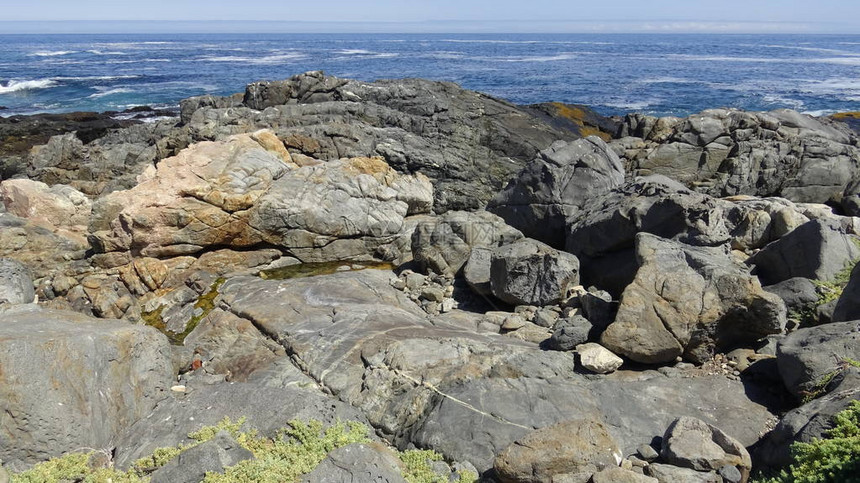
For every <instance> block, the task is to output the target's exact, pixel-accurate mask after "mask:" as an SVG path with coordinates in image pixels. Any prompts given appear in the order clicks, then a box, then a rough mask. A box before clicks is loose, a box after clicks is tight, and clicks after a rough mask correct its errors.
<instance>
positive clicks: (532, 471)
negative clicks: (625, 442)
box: [493, 420, 622, 483]
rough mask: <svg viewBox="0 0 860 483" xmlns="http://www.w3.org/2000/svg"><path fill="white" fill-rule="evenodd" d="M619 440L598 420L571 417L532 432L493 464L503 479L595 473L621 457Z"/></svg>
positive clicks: (521, 482) (516, 482) (508, 482)
mask: <svg viewBox="0 0 860 483" xmlns="http://www.w3.org/2000/svg"><path fill="white" fill-rule="evenodd" d="M621 457H622V455H621V450H620V448H618V444H617V443H616V442H615V441H614V440H613V439H612V436H611V435H610V434H609V432H608V431H607V429H606V426H605V425H603V424H602V423H601V422H599V421H591V420H570V421H564V422H561V423H558V424H555V425H552V426H547V427H544V428H541V429H538V430H536V431H534V432H532V433H529V434H528V435H527V436H526V437H525V438H523V439H521V440H519V441H517V442H515V443H513V444H512V445H510V446H508V448H507V449H505V450H504V451H503V452H502V454H500V455H499V456H498V458H496V461H495V463H494V465H493V467H494V469H495V470H496V473H497V475H498V476H499V479H500V480H501V481H502V482H504V483H540V482H544V481H552V480H553V477H554V476H559V475H564V474H568V473H584V472H588V471H590V472H591V473H595V472H597V471H599V470H602V469H604V468H608V467H613V466H617V465H618V463H619V462H620V461H621Z"/></svg>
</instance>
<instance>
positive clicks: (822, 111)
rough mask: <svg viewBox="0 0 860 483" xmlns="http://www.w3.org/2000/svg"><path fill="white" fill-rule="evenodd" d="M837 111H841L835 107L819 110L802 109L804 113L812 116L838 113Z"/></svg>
mask: <svg viewBox="0 0 860 483" xmlns="http://www.w3.org/2000/svg"><path fill="white" fill-rule="evenodd" d="M837 112H839V111H834V110H833V109H819V110H817V111H802V113H803V114H806V115H808V116H812V117H823V116H829V115H831V114H836V113H837Z"/></svg>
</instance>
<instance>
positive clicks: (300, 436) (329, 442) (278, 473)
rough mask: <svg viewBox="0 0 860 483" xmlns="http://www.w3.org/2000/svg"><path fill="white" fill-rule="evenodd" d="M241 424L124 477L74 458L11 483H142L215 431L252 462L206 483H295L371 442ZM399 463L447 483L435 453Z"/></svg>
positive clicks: (359, 427)
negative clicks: (265, 432)
mask: <svg viewBox="0 0 860 483" xmlns="http://www.w3.org/2000/svg"><path fill="white" fill-rule="evenodd" d="M244 423H245V418H241V419H239V420H238V421H235V422H234V421H232V420H231V419H230V418H224V419H222V420H221V421H219V422H218V423H217V424H215V425H213V426H205V427H203V428H201V429H199V430H197V431H194V432H192V433H189V434H188V437H189V438H191V439H192V440H193V442H191V443H187V444H180V445H177V446H173V447H169V448H159V449H156V450H155V451H154V452H153V453H152V454H151V455H149V456H147V457H145V458H141V459H139V460H137V461H135V462H134V463H133V464H132V467H131V469H129V470H128V471H127V472H120V471H117V470H114V469H112V468H98V469H94V468H91V467H90V465H89V462H90V458H91V456H92V455H93V453H74V454H69V455H66V456H62V457H60V458H54V459H52V460H50V461H46V462H44V463H40V464H38V465H36V466H34V467H33V468H32V469H31V470H29V471H25V472H23V473H19V474H17V475H14V476H13V477H12V482H13V483H60V482H67V481H70V482H75V483H144V482H146V481H148V480H149V474H151V473H152V472H154V471H155V470H157V469H159V468H161V467H162V466H164V465H165V464H167V463H168V462H169V461H170V460H172V459H174V458H176V457H177V456H178V455H179V454H180V453H182V452H183V451H186V450H188V449H190V448H193V447H195V446H197V445H199V444H201V443H205V442H206V441H209V440H211V439H212V438H214V437H215V435H216V434H218V432H219V431H227V432H228V433H230V435H231V436H233V438H235V439H236V441H237V442H238V443H239V444H240V445H242V446H243V447H244V448H246V449H247V450H248V451H250V452H251V453H252V454H253V455H254V458H253V459H250V460H246V461H242V462H240V463H239V464H237V465H235V466H231V467H229V468H227V469H226V471H225V472H224V473H208V474H207V475H206V478H205V479H204V482H205V483H234V482H259V483H284V482H295V481H298V479H299V477H300V476H301V475H304V474H306V473H309V472H311V471H312V470H313V469H314V468H316V467H317V465H319V464H320V462H322V460H323V459H325V457H326V456H327V455H328V454H329V453H330V452H332V451H333V450H335V449H337V448H341V447H343V446H346V445H349V444H353V443H367V442H370V439H369V437H368V435H369V433H370V430H369V428H368V427H367V426H365V425H364V424H361V423H357V422H348V423H343V422H338V423H336V424H334V425H332V426H329V427H324V425H323V423H321V422H319V421H309V422H302V421H290V422H289V423H288V427H287V428H285V429H283V430H281V431H280V432H279V433H278V434H277V436H276V437H275V438H266V437H262V436H260V435H259V434H258V433H257V432H256V431H254V430H251V431H242V426H243V425H244ZM398 455H399V457H400V460H401V461H402V462H403V469H402V471H403V476H404V478H405V479H406V481H408V482H409V483H446V482H448V475H440V474H436V473H434V472H433V470H432V468H431V466H430V462H432V461H440V460H442V455H440V454H438V453H436V452H434V451H419V450H410V451H405V452H402V453H398ZM458 476H459V479H458V480H457V481H459V482H461V483H474V482H476V481H477V480H478V475H475V474H469V473H468V472H462V473H460V474H459V475H458Z"/></svg>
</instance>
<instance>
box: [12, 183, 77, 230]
mask: <svg viewBox="0 0 860 483" xmlns="http://www.w3.org/2000/svg"><path fill="white" fill-rule="evenodd" d="M0 202H2V203H3V204H4V205H5V206H6V212H7V213H11V214H13V215H16V216H20V217H21V218H28V219H30V220H33V221H35V222H41V223H44V224H47V225H48V226H52V227H65V228H71V229H75V230H77V231H86V226H87V224H88V223H89V218H90V208H91V205H92V202H90V199H89V198H87V197H86V195H84V194H83V193H81V192H80V191H78V190H76V189H74V188H72V187H71V186H65V185H54V186H48V185H46V184H45V183H41V182H39V181H32V180H29V179H7V180H5V181H3V182H2V183H0Z"/></svg>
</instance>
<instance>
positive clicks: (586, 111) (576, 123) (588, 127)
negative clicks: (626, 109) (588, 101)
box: [522, 102, 619, 141]
mask: <svg viewBox="0 0 860 483" xmlns="http://www.w3.org/2000/svg"><path fill="white" fill-rule="evenodd" d="M522 109H523V110H524V111H526V112H529V113H530V114H532V115H534V116H535V117H537V118H539V119H541V120H543V121H545V122H548V123H549V124H550V125H551V126H553V127H555V128H556V129H560V130H564V131H572V132H576V133H578V134H579V135H580V136H582V137H586V136H597V137H599V138H600V139H602V140H604V141H609V139H610V138H612V137H613V136H615V134H616V133H617V132H618V128H619V122H618V121H617V120H616V119H615V118H609V117H603V116H601V115H600V114H598V113H596V112H594V111H593V110H592V109H591V108H590V107H588V106H584V105H582V104H565V103H561V102H545V103H541V104H532V105H528V106H522Z"/></svg>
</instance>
